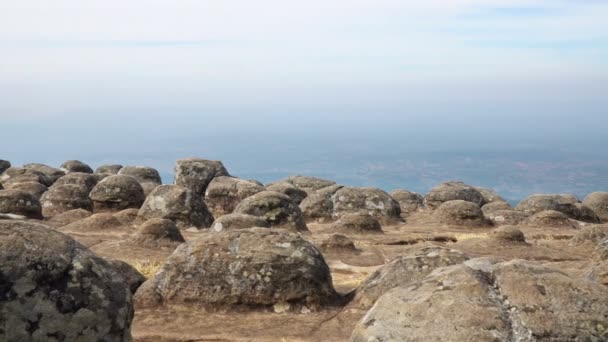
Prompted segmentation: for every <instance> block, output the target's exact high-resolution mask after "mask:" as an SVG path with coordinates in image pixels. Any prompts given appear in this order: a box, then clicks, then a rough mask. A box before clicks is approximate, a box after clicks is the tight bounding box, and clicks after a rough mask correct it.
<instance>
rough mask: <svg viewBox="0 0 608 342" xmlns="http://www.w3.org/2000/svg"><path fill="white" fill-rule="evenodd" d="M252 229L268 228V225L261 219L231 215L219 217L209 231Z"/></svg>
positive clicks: (251, 216) (244, 215)
mask: <svg viewBox="0 0 608 342" xmlns="http://www.w3.org/2000/svg"><path fill="white" fill-rule="evenodd" d="M254 227H260V228H270V223H268V221H266V219H264V218H262V217H258V216H253V215H247V214H235V213H232V214H228V215H224V216H221V217H219V218H218V219H216V220H215V221H214V222H213V224H212V225H211V229H212V230H213V231H215V232H221V231H223V230H232V229H243V228H254Z"/></svg>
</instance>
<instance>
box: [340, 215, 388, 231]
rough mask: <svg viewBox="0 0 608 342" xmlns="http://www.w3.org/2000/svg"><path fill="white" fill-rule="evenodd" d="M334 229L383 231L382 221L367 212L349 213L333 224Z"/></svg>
mask: <svg viewBox="0 0 608 342" xmlns="http://www.w3.org/2000/svg"><path fill="white" fill-rule="evenodd" d="M332 229H333V230H337V231H342V232H345V233H359V234H365V233H382V227H381V226H380V222H378V220H376V219H375V218H374V217H373V216H371V215H369V214H366V213H348V214H344V215H342V217H340V219H339V220H338V221H336V222H335V223H333V224H332Z"/></svg>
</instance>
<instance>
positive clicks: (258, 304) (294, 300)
mask: <svg viewBox="0 0 608 342" xmlns="http://www.w3.org/2000/svg"><path fill="white" fill-rule="evenodd" d="M201 270H204V271H201ZM185 275H188V276H185ZM337 299H338V294H337V293H336V291H335V290H334V288H333V285H332V279H331V274H330V272H329V267H328V266H327V264H326V263H325V260H323V256H321V254H320V253H319V251H318V250H317V249H316V248H315V247H314V246H313V245H312V244H310V243H309V242H307V241H305V240H304V239H302V238H301V237H299V236H298V235H296V234H289V233H287V232H286V231H285V230H281V229H277V230H275V229H267V228H253V229H244V230H232V231H224V232H222V233H217V234H205V235H203V236H201V237H200V238H197V239H196V240H193V241H190V242H188V243H186V244H182V245H181V246H179V247H178V248H177V249H176V250H175V251H174V252H173V254H172V255H171V256H170V257H169V258H168V259H167V261H166V262H165V263H164V264H163V266H162V268H161V269H160V271H159V272H158V273H157V274H156V276H154V277H153V278H151V279H149V280H147V281H146V282H145V283H144V284H143V285H142V286H141V287H140V288H139V290H138V291H137V294H136V295H135V300H136V303H137V305H138V307H156V306H159V305H167V304H182V305H183V304H186V305H195V306H202V307H207V308H209V309H218V308H236V307H245V308H263V307H268V308H270V307H273V306H274V308H275V309H277V310H279V309H282V310H284V309H291V310H299V309H301V310H314V309H316V308H319V307H321V306H325V305H331V304H334V303H335V302H336V301H337Z"/></svg>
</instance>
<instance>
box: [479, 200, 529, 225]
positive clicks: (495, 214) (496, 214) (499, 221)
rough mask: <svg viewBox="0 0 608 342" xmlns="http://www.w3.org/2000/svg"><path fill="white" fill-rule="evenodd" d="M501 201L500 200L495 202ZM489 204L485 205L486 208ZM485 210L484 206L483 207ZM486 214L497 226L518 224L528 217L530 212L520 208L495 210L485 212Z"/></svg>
mask: <svg viewBox="0 0 608 342" xmlns="http://www.w3.org/2000/svg"><path fill="white" fill-rule="evenodd" d="M495 203H499V202H495ZM487 205H488V204H486V205H484V208H485V207H486V206H487ZM482 211H483V208H482ZM484 216H485V217H486V218H487V219H488V220H490V221H492V223H493V224H494V225H495V226H503V225H512V226H513V225H517V224H520V223H521V222H523V221H525V220H526V219H527V218H528V214H526V213H524V212H523V211H519V210H493V211H490V212H485V213H484Z"/></svg>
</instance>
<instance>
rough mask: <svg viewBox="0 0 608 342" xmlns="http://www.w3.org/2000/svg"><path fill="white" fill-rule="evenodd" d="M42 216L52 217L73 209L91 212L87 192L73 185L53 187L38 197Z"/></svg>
mask: <svg viewBox="0 0 608 342" xmlns="http://www.w3.org/2000/svg"><path fill="white" fill-rule="evenodd" d="M40 204H42V215H44V217H53V216H55V215H58V214H61V213H64V212H66V211H70V210H73V209H85V210H89V211H91V210H93V202H92V201H91V199H90V198H89V190H88V189H87V188H86V187H82V186H79V185H75V184H63V185H53V186H51V187H50V188H49V190H48V191H47V192H45V193H44V194H43V195H42V197H40Z"/></svg>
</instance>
